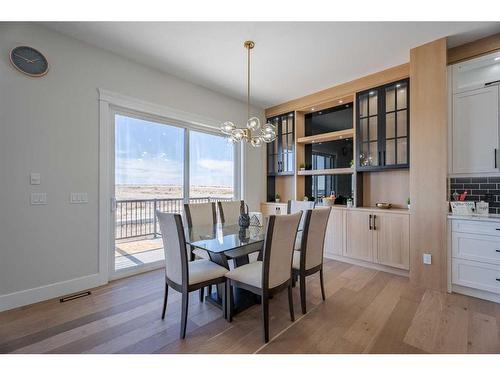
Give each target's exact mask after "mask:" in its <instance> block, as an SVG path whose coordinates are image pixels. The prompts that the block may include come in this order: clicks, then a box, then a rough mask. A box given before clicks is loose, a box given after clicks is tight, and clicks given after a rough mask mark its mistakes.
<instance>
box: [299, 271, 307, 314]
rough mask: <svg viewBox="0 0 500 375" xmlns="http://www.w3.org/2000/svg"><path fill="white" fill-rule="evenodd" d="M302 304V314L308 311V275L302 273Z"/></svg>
mask: <svg viewBox="0 0 500 375" xmlns="http://www.w3.org/2000/svg"><path fill="white" fill-rule="evenodd" d="M300 306H301V307H302V314H305V313H307V309H306V276H305V275H303V274H301V275H300Z"/></svg>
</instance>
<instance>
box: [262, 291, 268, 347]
mask: <svg viewBox="0 0 500 375" xmlns="http://www.w3.org/2000/svg"><path fill="white" fill-rule="evenodd" d="M262 323H263V324H264V342H265V343H267V342H269V296H268V295H267V294H264V293H263V294H262Z"/></svg>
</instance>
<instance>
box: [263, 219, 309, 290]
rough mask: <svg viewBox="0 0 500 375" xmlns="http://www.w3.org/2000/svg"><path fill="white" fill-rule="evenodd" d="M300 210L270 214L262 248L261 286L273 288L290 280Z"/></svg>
mask: <svg viewBox="0 0 500 375" xmlns="http://www.w3.org/2000/svg"><path fill="white" fill-rule="evenodd" d="M301 215H302V212H297V213H295V214H291V215H271V216H269V219H268V221H267V230H266V238H265V240H264V250H263V256H262V260H263V272H262V287H263V288H274V287H276V286H279V285H281V284H283V283H284V282H285V281H287V280H290V277H291V273H292V259H293V248H294V244H295V236H296V235H297V229H298V227H299V222H300V217H301Z"/></svg>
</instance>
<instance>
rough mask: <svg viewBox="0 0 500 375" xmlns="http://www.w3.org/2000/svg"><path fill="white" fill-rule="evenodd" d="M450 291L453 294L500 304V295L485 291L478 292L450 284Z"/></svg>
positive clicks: (477, 290)
mask: <svg viewBox="0 0 500 375" xmlns="http://www.w3.org/2000/svg"><path fill="white" fill-rule="evenodd" d="M451 290H452V292H454V293H459V294H465V295H466V296H471V297H476V298H480V299H485V300H488V301H493V302H497V303H500V295H499V294H496V293H492V292H488V291H485V290H479V289H474V288H469V287H466V286H461V285H455V284H452V286H451Z"/></svg>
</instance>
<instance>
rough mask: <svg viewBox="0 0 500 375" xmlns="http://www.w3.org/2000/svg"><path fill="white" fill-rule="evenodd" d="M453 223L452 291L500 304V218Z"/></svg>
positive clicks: (464, 220)
mask: <svg viewBox="0 0 500 375" xmlns="http://www.w3.org/2000/svg"><path fill="white" fill-rule="evenodd" d="M450 220H451V221H452V223H451V225H449V228H450V230H451V233H450V238H451V246H450V247H451V249H450V250H451V251H450V255H451V259H450V261H451V265H450V269H451V278H450V279H451V280H450V281H451V290H452V291H456V292H459V293H462V294H467V295H470V296H473V297H478V298H484V299H489V300H492V301H497V302H498V301H500V236H499V234H500V218H498V217H495V216H492V217H489V216H488V217H484V218H480V217H474V218H471V219H467V218H465V217H463V216H461V217H460V216H458V217H453V216H451V217H450Z"/></svg>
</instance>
